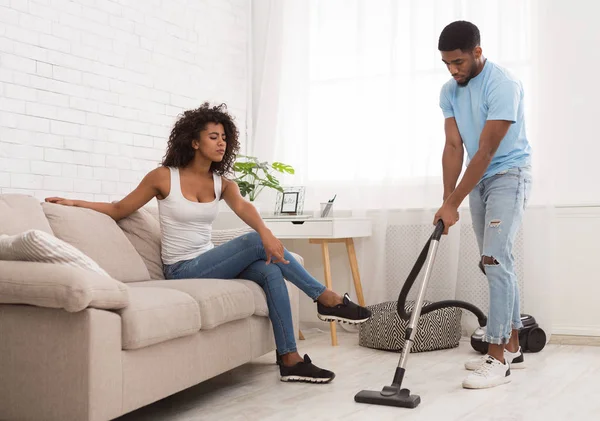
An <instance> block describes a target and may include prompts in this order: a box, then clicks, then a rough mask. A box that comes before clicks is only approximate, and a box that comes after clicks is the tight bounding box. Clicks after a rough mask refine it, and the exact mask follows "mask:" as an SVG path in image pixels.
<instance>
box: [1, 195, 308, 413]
mask: <svg viewBox="0 0 600 421" xmlns="http://www.w3.org/2000/svg"><path fill="white" fill-rule="evenodd" d="M31 229H36V230H42V231H44V232H47V233H50V234H52V235H54V236H56V237H58V238H60V239H61V240H63V241H66V242H67V243H69V244H71V245H73V246H75V247H77V248H78V249H79V250H81V251H82V252H84V253H85V254H86V255H87V256H89V257H90V258H92V259H93V260H94V261H95V262H97V263H98V264H99V265H100V267H101V268H102V269H104V270H105V271H106V272H108V274H109V275H110V277H107V276H103V275H98V274H97V273H94V272H90V271H88V270H85V269H81V268H72V267H68V266H64V265H59V264H50V263H39V262H14V261H0V291H4V295H3V294H2V292H0V420H44V421H52V420H60V421H70V420H76V421H83V420H110V419H113V418H116V417H118V416H120V415H122V414H125V413H128V412H130V411H133V410H135V409H137V408H140V407H142V406H145V405H148V404H150V403H152V402H155V401H157V400H159V399H162V398H164V397H166V396H168V395H171V394H173V393H176V392H178V391H181V390H183V389H186V388H188V387H190V386H193V385H195V384H198V383H200V382H202V381H204V380H207V379H209V378H211V377H213V376H216V375H218V374H220V373H223V372H225V371H227V370H230V369H233V368H235V367H237V366H240V365H242V364H245V363H247V362H249V361H251V360H252V359H254V358H256V357H259V356H262V355H264V354H266V353H268V352H271V351H273V350H274V349H275V344H274V340H273V333H272V327H271V323H270V321H269V319H268V309H267V305H266V300H265V295H264V292H263V290H262V289H261V288H260V287H259V286H258V285H256V284H255V283H253V282H251V281H245V280H222V279H186V280H176V281H174V280H171V281H168V280H167V281H165V280H164V278H163V275H162V269H161V262H160V226H159V224H158V220H157V217H156V212H155V210H154V212H152V211H151V210H146V209H142V210H140V211H137V212H135V213H134V214H132V215H131V216H130V217H128V218H126V219H123V220H121V221H119V222H118V223H115V222H114V221H113V220H112V219H111V218H109V217H108V216H106V215H103V214H101V213H98V212H94V211H91V210H88V209H82V208H72V207H66V206H60V205H55V204H49V203H40V202H39V200H37V199H35V198H33V197H29V196H25V195H0V234H8V235H15V234H18V233H21V232H24V231H27V230H31ZM238 234H239V233H238ZM228 235H232V233H231V232H227V231H215V233H214V234H213V239H214V241H215V242H222V241H225V240H226V239H227V237H228ZM90 285H91V286H90ZM98 285H101V286H102V287H98ZM287 285H288V291H289V295H290V300H291V303H292V312H293V319H294V331H295V332H298V326H297V323H298V296H299V291H298V289H297V288H296V287H295V286H293V285H291V284H289V283H288V284H287ZM103 287H106V288H111V291H117V293H118V294H121V303H120V304H115V303H116V301H110V300H106V299H105V300H102V299H96V300H94V294H97V293H98V291H99V290H101V289H102V288H103ZM11 288H12V289H11ZM7 291H8V292H7ZM14 291H17V292H14ZM11 294H12V296H11ZM82 297H83V298H82ZM85 297H88V298H87V301H85V300H86V298H85ZM69 300H71V301H69ZM82 300H84V301H82ZM67 301H69V302H70V303H71V306H70V307H69V306H67V305H66V304H64V303H65V302H67ZM15 302H16V304H15ZM74 302H76V303H79V304H81V303H82V302H83V305H80V307H85V308H82V309H81V308H80V309H78V310H73V308H75V307H76V306H75V307H74V306H73V304H72V303H74ZM8 303H10V304H8ZM111 303H112V304H111ZM111 306H113V307H115V308H110V307H111ZM61 307H62V308H61ZM65 307H67V308H69V309H70V310H69V311H67V310H66V309H65ZM277 374H278V372H277V370H276V366H275V364H274V365H273V375H274V376H277Z"/></svg>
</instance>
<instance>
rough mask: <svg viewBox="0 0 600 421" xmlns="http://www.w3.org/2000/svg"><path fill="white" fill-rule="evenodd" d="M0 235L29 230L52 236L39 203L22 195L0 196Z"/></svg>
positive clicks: (30, 197)
mask: <svg viewBox="0 0 600 421" xmlns="http://www.w3.org/2000/svg"><path fill="white" fill-rule="evenodd" d="M0 221H1V223H0V234H7V235H14V234H19V233H21V232H23V231H27V230H30V229H38V230H41V231H44V232H47V233H49V234H52V228H50V224H49V223H48V220H47V219H46V216H45V215H44V211H43V210H42V207H41V206H40V201H39V200H38V199H36V198H34V197H32V196H26V195H23V194H2V195H0Z"/></svg>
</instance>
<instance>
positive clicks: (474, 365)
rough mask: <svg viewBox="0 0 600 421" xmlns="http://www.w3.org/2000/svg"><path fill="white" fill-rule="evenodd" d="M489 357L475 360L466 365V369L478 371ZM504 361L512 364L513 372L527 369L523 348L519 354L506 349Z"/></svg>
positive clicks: (484, 356)
mask: <svg viewBox="0 0 600 421" xmlns="http://www.w3.org/2000/svg"><path fill="white" fill-rule="evenodd" d="M487 357H488V356H487V355H482V356H481V357H477V358H473V359H472V360H469V361H467V362H466V363H465V368H466V369H467V370H470V371H473V370H477V369H478V368H479V366H481V364H483V363H484V362H485V360H487ZM504 359H505V360H506V361H508V363H509V364H510V368H511V370H512V369H514V370H518V369H521V368H525V359H524V358H523V350H522V349H521V347H519V350H518V351H517V352H510V351H508V350H506V349H505V350H504Z"/></svg>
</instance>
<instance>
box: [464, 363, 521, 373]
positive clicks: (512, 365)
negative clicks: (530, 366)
mask: <svg viewBox="0 0 600 421" xmlns="http://www.w3.org/2000/svg"><path fill="white" fill-rule="evenodd" d="M478 368H479V365H473V366H468V365H466V364H465V369H467V370H468V371H475V370H477V369H478ZM524 368H527V366H526V365H525V363H524V362H523V363H517V364H511V365H510V369H511V370H522V369H524Z"/></svg>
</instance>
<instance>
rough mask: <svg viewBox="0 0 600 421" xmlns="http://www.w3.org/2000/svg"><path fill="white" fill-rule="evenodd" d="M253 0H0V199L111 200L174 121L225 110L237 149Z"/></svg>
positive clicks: (144, 165)
mask: <svg viewBox="0 0 600 421" xmlns="http://www.w3.org/2000/svg"><path fill="white" fill-rule="evenodd" d="M249 13H250V0H204V1H202V0H193V1H189V0H169V1H163V0H77V1H72V0H0V193H15V192H16V193H25V194H31V195H33V196H35V197H37V198H39V199H43V198H44V197H47V196H54V195H59V196H66V197H69V198H77V199H84V200H95V201H108V200H115V199H120V198H122V197H123V196H124V195H126V194H127V193H129V192H130V191H131V190H132V189H134V188H135V187H136V186H137V184H138V183H139V181H140V180H141V179H142V177H143V176H144V175H145V174H146V173H147V172H148V171H150V170H151V169H153V168H155V167H156V166H158V165H159V163H160V161H161V159H162V157H163V155H164V152H165V147H166V142H167V139H168V136H169V132H170V130H171V126H172V124H173V123H174V121H175V118H176V116H177V115H178V114H179V113H180V112H182V111H183V110H185V109H188V108H193V107H197V106H199V105H200V104H201V103H202V102H203V101H206V100H208V101H211V102H213V103H216V102H218V103H221V102H225V103H227V105H228V107H229V109H230V111H231V112H232V113H233V114H234V115H235V116H236V121H237V123H238V128H239V130H240V135H241V137H242V139H241V141H242V142H245V126H246V104H247V71H248V68H247V58H246V55H247V42H248V34H247V30H248V25H247V22H248V18H249Z"/></svg>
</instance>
